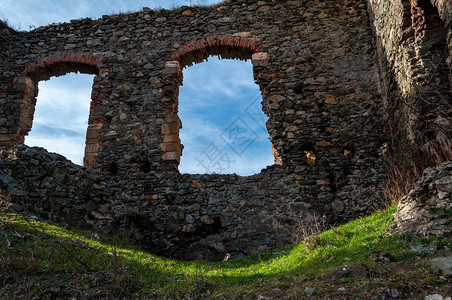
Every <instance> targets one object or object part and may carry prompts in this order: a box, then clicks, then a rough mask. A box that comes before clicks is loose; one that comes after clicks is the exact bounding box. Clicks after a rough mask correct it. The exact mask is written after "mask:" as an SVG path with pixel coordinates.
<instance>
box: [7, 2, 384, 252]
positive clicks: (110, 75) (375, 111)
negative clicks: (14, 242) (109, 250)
mask: <svg viewBox="0 0 452 300" xmlns="http://www.w3.org/2000/svg"><path fill="white" fill-rule="evenodd" d="M12 43H13V46H12V48H11V49H12V50H11V53H10V56H9V58H8V60H7V62H6V64H5V65H4V66H2V71H1V73H0V76H1V82H2V91H3V92H2V93H1V94H0V119H2V118H4V119H6V120H7V121H6V122H5V124H3V125H2V126H1V128H0V130H2V131H0V133H1V134H0V143H1V145H3V147H4V148H5V149H9V150H5V151H4V152H2V153H3V154H2V158H1V159H0V186H1V187H2V189H3V190H4V191H6V192H4V194H8V197H10V198H11V201H12V202H13V203H15V205H16V209H22V210H24V209H25V208H24V207H25V206H26V207H29V206H30V204H29V203H33V205H32V206H33V207H34V209H35V210H36V211H38V212H39V213H40V214H41V215H43V216H44V217H47V218H50V219H53V220H56V221H64V222H67V223H69V224H71V225H78V226H87V227H89V226H92V227H95V228H97V229H99V230H117V229H122V230H123V232H126V233H128V235H129V236H130V237H131V238H133V239H135V240H137V241H138V242H140V243H141V244H142V245H144V246H145V247H147V248H149V249H150V250H151V251H154V252H155V253H159V254H165V255H169V256H174V257H179V258H184V259H196V258H201V259H202V258H207V259H222V258H223V256H224V255H225V254H226V253H231V254H233V257H239V256H241V255H244V254H250V253H255V252H257V251H262V250H265V249H270V248H275V247H279V246H282V245H286V244H288V243H291V242H294V241H295V240H296V238H297V233H299V230H300V225H299V224H300V221H303V222H311V220H312V219H313V218H323V219H325V221H326V222H327V223H329V224H333V223H336V222H344V221H346V220H349V219H353V218H356V217H358V216H362V215H365V214H369V213H370V212H371V211H372V210H373V209H374V207H375V205H376V202H377V201H378V199H377V197H376V195H375V192H374V191H375V190H378V187H379V185H380V183H381V181H382V178H383V171H382V168H381V157H380V150H379V148H380V147H381V145H382V144H383V143H384V142H385V141H386V140H387V136H386V134H385V133H384V130H383V129H384V121H383V103H382V98H381V96H380V92H379V90H378V86H379V77H378V66H377V65H376V64H375V59H374V57H375V51H374V48H373V37H372V30H371V24H370V22H369V18H368V15H367V8H366V3H365V2H363V1H358V0H356V1H337V0H327V1H314V0H312V1H308V0H306V1H271V0H267V1H245V0H236V1H229V3H223V4H219V5H216V6H212V7H192V8H188V7H182V8H178V9H175V10H160V11H153V10H149V9H144V10H143V11H141V12H137V13H132V14H121V15H113V16H104V17H102V18H101V19H99V20H89V19H83V20H74V21H71V22H69V23H64V24H59V25H49V26H46V27H40V28H37V29H36V30H34V31H31V32H29V33H24V34H23V35H20V36H13V37H12ZM209 55H220V56H222V57H223V58H238V59H251V60H252V63H253V72H254V78H255V80H256V83H257V84H259V86H260V89H261V93H262V98H263V101H262V106H263V110H264V112H265V113H266V114H267V115H268V117H269V120H268V122H267V130H268V132H269V136H270V140H271V142H272V143H273V146H274V148H275V150H276V152H277V154H278V156H279V158H280V160H281V164H280V165H274V166H269V167H267V168H266V169H265V170H263V171H262V172H261V173H260V174H256V175H254V176H248V177H241V176H237V175H235V174H231V175H190V174H180V173H179V172H178V170H177V165H178V162H179V160H180V154H181V152H182V147H181V145H180V140H179V137H178V132H179V129H180V127H181V125H182V124H183V122H184V120H182V121H181V120H179V118H178V116H177V107H178V88H179V85H180V84H181V82H182V78H183V68H184V67H185V66H188V65H190V64H191V63H196V62H200V61H202V60H204V59H206V58H207V57H208V56H209ZM73 71H79V72H83V73H90V74H95V75H96V76H95V78H94V83H93V92H92V102H91V111H90V118H89V127H88V130H87V147H86V156H85V164H86V165H88V166H89V167H80V166H76V165H73V164H71V163H69V162H67V161H65V160H64V159H63V158H62V157H60V156H54V155H53V154H48V153H46V151H45V150H43V149H39V148H32V149H30V148H28V147H26V146H17V147H16V146H14V145H15V144H19V145H20V144H21V143H23V139H24V136H25V135H26V134H27V132H28V131H29V130H30V128H31V126H32V118H33V113H34V105H35V102H36V95H37V92H38V90H37V83H38V82H39V81H40V80H47V79H48V78H50V77H51V76H58V75H62V74H65V73H66V72H73ZM12 146H14V147H12ZM11 147H12V148H11ZM305 151H313V152H314V154H315V156H316V160H315V162H314V163H313V164H308V163H307V160H306V154H305ZM27 203H28V204H27ZM24 205H25V206H24Z"/></svg>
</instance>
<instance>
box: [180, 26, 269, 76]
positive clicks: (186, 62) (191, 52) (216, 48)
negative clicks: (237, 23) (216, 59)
mask: <svg viewBox="0 0 452 300" xmlns="http://www.w3.org/2000/svg"><path fill="white" fill-rule="evenodd" d="M246 35H249V34H246ZM260 48H261V47H260V45H259V43H258V42H257V41H255V40H252V39H248V38H246V37H240V36H224V37H210V38H205V39H202V40H199V41H196V42H191V43H186V44H185V45H184V46H182V47H181V48H180V49H178V50H177V51H175V52H174V53H173V55H172V57H173V59H174V60H176V61H178V62H179V64H180V66H181V67H182V68H184V67H186V66H191V65H192V64H197V63H201V62H203V61H205V60H206V59H207V58H208V57H209V56H212V55H219V56H220V57H221V58H224V59H240V60H246V59H251V57H252V55H253V54H254V53H256V52H258V51H259V49H260Z"/></svg>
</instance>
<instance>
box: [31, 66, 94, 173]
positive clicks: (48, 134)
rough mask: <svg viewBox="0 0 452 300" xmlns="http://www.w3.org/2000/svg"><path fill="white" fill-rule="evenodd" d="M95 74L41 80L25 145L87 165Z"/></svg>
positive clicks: (71, 74)
mask: <svg viewBox="0 0 452 300" xmlns="http://www.w3.org/2000/svg"><path fill="white" fill-rule="evenodd" d="M93 79H94V75H88V74H75V73H69V74H67V75H64V76H60V77H51V78H50V80H47V81H40V82H39V85H38V87H39V93H38V96H37V100H36V107H35V113H34V117H33V126H32V129H31V131H30V132H29V134H28V136H27V137H25V144H26V145H28V146H39V147H43V148H45V149H47V150H48V151H49V152H56V153H58V154H61V155H63V156H65V157H66V158H67V159H69V160H71V161H72V162H73V163H75V164H78V165H83V157H84V153H85V142H86V129H87V127H88V117H89V109H90V103H91V90H92V85H93Z"/></svg>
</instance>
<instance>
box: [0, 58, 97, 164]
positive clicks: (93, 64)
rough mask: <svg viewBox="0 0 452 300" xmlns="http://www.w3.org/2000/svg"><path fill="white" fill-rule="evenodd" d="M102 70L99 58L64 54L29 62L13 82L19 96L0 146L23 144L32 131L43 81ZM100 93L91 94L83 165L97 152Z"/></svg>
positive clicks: (94, 73)
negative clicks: (11, 122)
mask: <svg viewBox="0 0 452 300" xmlns="http://www.w3.org/2000/svg"><path fill="white" fill-rule="evenodd" d="M100 68H101V58H100V57H99V56H94V55H87V54H77V53H76V54H64V55H57V56H49V57H45V58H41V59H39V60H37V61H35V62H32V63H30V64H29V65H27V66H26V67H25V69H24V71H23V72H22V73H21V74H20V75H21V76H19V77H17V78H16V79H15V85H16V86H17V91H18V94H19V95H20V97H19V99H18V102H20V103H19V105H18V106H17V107H18V109H16V112H15V122H14V126H12V127H11V128H9V130H8V131H9V132H8V134H2V136H1V137H0V146H7V147H9V146H13V145H15V144H23V143H24V140H25V136H26V135H27V134H28V132H29V131H30V130H31V128H32V123H33V117H34V112H35V106H36V97H37V96H38V83H39V81H42V80H48V79H50V78H51V77H53V76H62V75H65V74H67V73H71V72H75V73H76V72H79V73H84V74H92V75H99V73H100V72H101V71H100ZM99 94H100V93H99V92H96V91H94V87H93V92H92V99H91V108H90V116H89V125H88V129H87V140H86V148H85V158H84V164H85V165H92V164H93V163H94V156H96V154H97V151H98V148H99V147H98V144H99V142H98V134H97V130H98V129H99V127H100V124H101V122H102V121H101V118H99V116H97V115H96V112H97V111H98V110H97V106H98V105H99V101H97V99H96V98H97V96H96V95H99Z"/></svg>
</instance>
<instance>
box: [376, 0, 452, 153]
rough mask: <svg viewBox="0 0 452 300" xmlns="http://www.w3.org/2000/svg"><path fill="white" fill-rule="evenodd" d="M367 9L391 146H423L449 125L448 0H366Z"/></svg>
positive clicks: (451, 49)
mask: <svg viewBox="0 0 452 300" xmlns="http://www.w3.org/2000/svg"><path fill="white" fill-rule="evenodd" d="M368 8H369V15H370V18H371V22H372V24H373V29H374V32H375V37H376V45H377V54H378V60H379V65H380V69H381V79H382V80H381V88H382V96H383V97H384V99H385V112H386V118H387V125H388V130H389V131H390V132H391V136H392V137H393V138H392V143H391V144H392V147H393V148H394V150H395V151H397V148H400V147H405V146H406V145H412V144H413V143H414V144H418V145H423V144H424V143H425V142H426V140H432V139H434V138H436V137H437V135H438V133H439V132H441V131H443V132H444V131H449V129H450V124H448V122H449V123H450V120H451V119H450V117H451V116H452V104H451V103H452V100H451V99H452V96H451V82H452V77H451V75H450V74H451V67H452V64H451V63H452V44H451V36H452V22H451V17H452V9H451V3H450V1H447V0H437V1H430V0H412V1H408V0H389V1H380V0H368ZM447 119H448V121H447ZM444 128H447V129H444Z"/></svg>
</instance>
